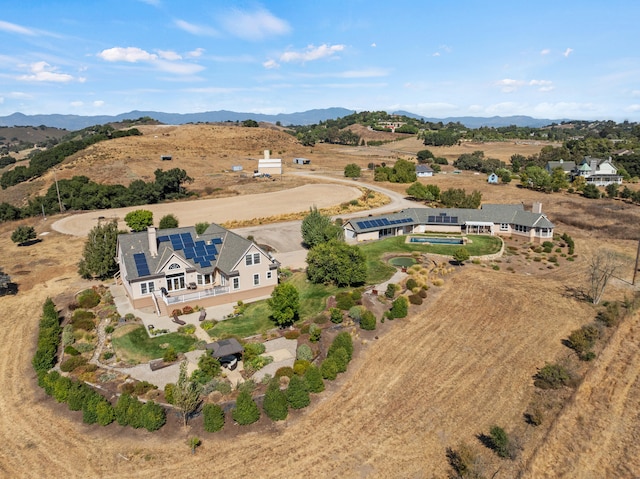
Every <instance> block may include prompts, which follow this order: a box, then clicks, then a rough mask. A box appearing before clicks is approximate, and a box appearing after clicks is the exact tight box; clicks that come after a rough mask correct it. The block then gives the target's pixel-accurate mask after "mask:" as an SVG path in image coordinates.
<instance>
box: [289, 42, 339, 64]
mask: <svg viewBox="0 0 640 479" xmlns="http://www.w3.org/2000/svg"><path fill="white" fill-rule="evenodd" d="M344 48H345V46H344V45H327V44H323V45H320V46H319V47H316V46H314V45H309V46H308V47H307V48H306V50H304V51H301V52H292V51H289V52H284V53H283V54H282V55H280V61H281V62H284V63H289V62H299V63H304V62H309V61H313V60H320V59H321V58H326V57H330V56H333V55H335V54H336V53H338V52H341V51H343V50H344Z"/></svg>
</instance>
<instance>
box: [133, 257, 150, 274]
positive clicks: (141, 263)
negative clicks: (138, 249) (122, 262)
mask: <svg viewBox="0 0 640 479" xmlns="http://www.w3.org/2000/svg"><path fill="white" fill-rule="evenodd" d="M133 261H134V262H135V263H136V269H137V270H138V276H149V275H150V274H151V272H150V271H149V265H148V264H147V258H146V257H145V255H144V253H136V254H134V255H133Z"/></svg>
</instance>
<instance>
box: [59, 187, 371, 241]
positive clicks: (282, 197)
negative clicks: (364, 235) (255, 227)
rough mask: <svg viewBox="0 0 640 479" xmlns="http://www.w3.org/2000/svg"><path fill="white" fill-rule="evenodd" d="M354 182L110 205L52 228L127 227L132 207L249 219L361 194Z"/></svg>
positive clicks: (201, 217)
mask: <svg viewBox="0 0 640 479" xmlns="http://www.w3.org/2000/svg"><path fill="white" fill-rule="evenodd" d="M360 194H361V193H360V190H358V188H356V187H355V186H346V185H336V184H308V185H303V186H299V187H297V188H292V189H289V190H283V191H276V192H272V193H262V194H256V195H243V196H233V197H229V198H217V199H207V200H195V201H180V202H176V203H161V204H156V205H144V206H132V207H127V208H113V209H110V210H99V211H91V212H89V213H81V214H76V215H72V216H68V217H66V218H63V219H61V220H59V221H56V222H55V223H54V224H53V225H52V228H53V229H54V230H56V231H58V232H60V233H64V234H69V235H74V236H86V235H87V234H88V233H89V231H90V230H91V228H93V227H94V226H95V225H96V224H97V221H98V219H99V218H101V217H102V218H113V219H117V220H118V227H119V228H121V229H126V224H125V223H124V217H125V215H126V214H127V213H128V212H130V211H133V210H137V209H141V208H144V209H148V210H150V211H152V212H153V216H154V220H155V221H156V222H157V221H159V220H160V218H162V217H163V216H164V215H167V214H169V213H172V214H174V215H175V216H176V217H177V218H178V221H179V223H180V224H181V225H183V226H186V225H194V224H196V223H198V222H202V221H208V222H209V223H224V222H225V221H230V220H249V219H253V218H264V217H268V216H273V215H279V214H286V213H297V212H301V211H308V210H309V208H311V207H312V206H317V207H318V208H326V207H329V206H333V205H337V204H340V203H343V202H346V201H350V200H352V199H355V198H358V197H359V196H360Z"/></svg>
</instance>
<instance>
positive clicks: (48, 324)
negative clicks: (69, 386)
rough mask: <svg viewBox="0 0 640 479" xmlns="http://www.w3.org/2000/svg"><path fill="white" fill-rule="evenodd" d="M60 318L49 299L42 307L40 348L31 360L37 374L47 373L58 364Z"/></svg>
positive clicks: (39, 333)
mask: <svg viewBox="0 0 640 479" xmlns="http://www.w3.org/2000/svg"><path fill="white" fill-rule="evenodd" d="M61 333H62V328H60V318H59V317H58V311H57V310H56V305H55V304H54V303H53V301H52V299H51V298H47V300H46V301H45V302H44V305H43V306H42V316H41V317H40V324H39V330H38V347H37V349H36V353H35V355H34V356H33V359H32V360H31V364H32V365H33V369H35V371H36V373H38V374H39V373H43V372H47V371H48V370H49V369H51V368H52V367H53V366H54V365H55V364H56V355H57V353H58V346H59V345H60V335H61Z"/></svg>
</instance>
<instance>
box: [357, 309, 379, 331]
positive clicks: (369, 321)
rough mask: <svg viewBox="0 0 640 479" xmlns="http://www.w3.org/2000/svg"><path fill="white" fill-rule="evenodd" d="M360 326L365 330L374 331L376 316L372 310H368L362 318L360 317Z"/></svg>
mask: <svg viewBox="0 0 640 479" xmlns="http://www.w3.org/2000/svg"><path fill="white" fill-rule="evenodd" d="M360 327H361V328H362V329H364V330H365V331H373V330H374V329H376V317H375V315H374V314H373V313H372V312H371V311H369V310H367V311H365V312H364V314H363V315H362V318H360Z"/></svg>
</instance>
